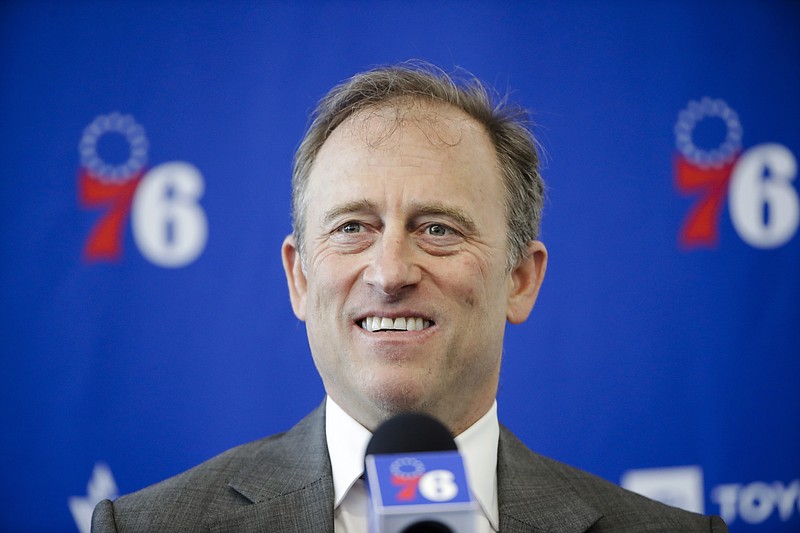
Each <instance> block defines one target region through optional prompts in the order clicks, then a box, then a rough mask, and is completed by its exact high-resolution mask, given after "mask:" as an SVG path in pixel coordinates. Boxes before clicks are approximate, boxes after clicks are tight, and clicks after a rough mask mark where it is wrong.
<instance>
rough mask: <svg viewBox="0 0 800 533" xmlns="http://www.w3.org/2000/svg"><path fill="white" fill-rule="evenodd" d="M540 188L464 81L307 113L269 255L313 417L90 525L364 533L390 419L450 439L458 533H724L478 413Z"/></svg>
mask: <svg viewBox="0 0 800 533" xmlns="http://www.w3.org/2000/svg"><path fill="white" fill-rule="evenodd" d="M543 195H544V186H543V183H542V180H541V177H540V175H539V169H538V157H537V153H536V146H535V141H534V139H533V137H532V135H531V134H530V132H529V130H528V129H527V128H526V126H525V114H524V113H523V112H522V111H521V110H520V109H517V108H514V107H509V106H506V105H500V104H497V103H496V102H494V101H493V100H492V98H491V96H490V93H489V92H488V91H487V90H486V89H485V88H484V87H483V86H482V85H481V84H480V83H479V82H478V81H477V80H474V79H469V80H467V81H466V82H459V81H456V80H454V79H452V78H451V77H449V76H447V75H445V74H444V73H442V72H440V71H438V70H437V69H435V68H433V67H431V66H429V65H419V64H404V65H400V66H393V67H386V68H380V69H375V70H372V71H369V72H366V73H362V74H359V75H356V76H354V77H353V78H351V79H350V80H348V81H346V82H345V83H343V84H342V85H340V86H338V87H335V88H334V89H333V90H332V91H331V92H330V93H329V94H328V95H327V96H326V97H325V98H324V99H323V100H322V102H321V103H320V105H319V107H318V109H317V111H316V115H315V120H314V121H313V123H312V124H311V126H310V128H309V131H308V132H307V134H306V136H305V138H304V140H303V142H302V144H301V146H300V148H299V149H298V153H297V155H296V158H295V169H294V175H293V207H294V209H293V212H294V231H293V233H292V235H290V236H288V237H287V238H286V240H285V241H284V244H283V247H282V257H283V264H284V268H285V271H286V278H287V281H288V286H289V293H290V296H291V302H292V307H293V309H294V312H295V314H296V315H297V317H298V318H299V319H300V320H302V321H304V322H305V323H306V331H307V334H308V341H309V345H310V347H311V353H312V355H313V358H314V362H315V364H316V367H317V370H318V371H319V374H320V376H321V377H322V381H323V383H324V385H325V390H326V392H327V398H326V400H325V402H324V403H323V405H321V406H320V407H319V408H318V409H317V410H315V411H314V412H313V413H311V414H310V415H309V416H308V417H306V418H305V419H304V420H303V421H301V422H300V423H298V425H297V426H295V427H294V428H293V429H291V430H290V431H289V432H287V433H285V434H281V435H277V436H273V437H269V438H266V439H263V440H261V441H257V442H254V443H250V444H246V445H243V446H240V447H238V448H235V449H233V450H229V451H228V452H225V453H224V454H222V455H220V456H218V457H216V458H214V459H211V460H210V461H208V462H206V463H204V464H202V465H200V466H198V467H196V468H194V469H192V470H190V471H188V472H186V473H183V474H180V475H179V476H176V477H174V478H172V479H169V480H166V481H164V482H162V483H159V484H157V485H154V486H153V487H149V488H147V489H144V490H143V491H140V492H138V493H135V494H132V495H129V496H125V497H123V498H120V499H119V500H117V501H116V502H113V503H112V502H109V501H106V502H102V503H101V504H99V505H98V507H97V509H96V511H95V515H94V521H93V530H95V531H197V530H206V529H209V530H214V531H270V532H273V531H275V532H289V531H296V532H301V531H303V532H307V531H313V532H317V531H336V532H366V531H367V517H366V511H367V508H366V505H367V500H366V493H365V488H364V482H363V480H362V479H361V475H362V470H363V462H364V451H365V449H366V446H367V442H368V441H369V438H370V435H371V433H370V432H371V431H372V430H374V429H375V428H376V427H377V426H378V425H379V424H380V423H381V422H382V421H384V420H386V419H387V418H389V417H391V416H392V415H394V414H397V413H401V412H405V411H420V412H424V413H427V414H430V415H432V416H434V417H436V418H438V419H439V420H441V421H442V422H443V423H444V424H445V425H446V426H447V427H448V428H449V429H450V430H451V432H452V433H453V434H454V435H455V436H456V443H457V445H458V447H459V450H460V452H461V453H462V455H463V456H464V459H465V464H466V468H467V475H468V478H469V481H470V487H471V489H472V492H473V493H474V496H475V498H476V500H477V501H478V503H479V507H480V512H479V516H478V523H477V524H476V526H477V530H478V531H481V532H491V531H503V532H515V531H553V532H575V533H577V532H583V531H597V532H600V531H603V532H606V531H620V532H622V531H629V532H638V531H664V532H675V531H696V532H700V531H725V530H726V529H725V525H724V524H723V523H722V521H721V520H720V519H718V518H708V517H703V516H700V515H695V514H691V513H687V512H685V511H680V510H677V509H674V508H671V507H667V506H665V505H662V504H659V503H656V502H653V501H651V500H648V499H646V498H643V497H641V496H637V495H634V494H632V493H629V492H626V491H624V490H622V489H620V488H619V487H617V486H615V485H613V484H611V483H608V482H606V481H603V480H601V479H599V478H596V477H594V476H592V475H590V474H587V473H585V472H581V471H579V470H576V469H573V468H571V467H568V466H566V465H563V464H560V463H558V462H555V461H552V460H549V459H546V458H544V457H541V456H539V455H537V454H535V453H533V452H531V451H530V450H528V449H527V448H526V447H525V446H524V445H523V444H522V443H521V442H520V441H519V440H517V439H516V438H515V437H514V436H513V435H512V434H511V433H510V432H509V431H508V430H507V429H506V428H504V427H502V426H501V425H500V424H499V422H498V419H497V405H496V402H495V396H496V394H497V387H498V379H499V374H500V367H501V355H502V351H503V335H504V332H505V327H506V323H507V322H510V323H515V324H516V323H521V322H523V321H525V320H526V319H527V318H528V315H529V314H530V312H531V310H532V308H533V305H534V303H535V301H536V297H537V294H538V291H539V288H540V286H541V284H542V280H543V278H544V274H545V267H546V263H547V251H546V249H545V247H544V245H543V244H542V243H541V242H539V241H538V240H537V239H536V238H537V234H538V228H539V221H540V218H541V211H542V202H543Z"/></svg>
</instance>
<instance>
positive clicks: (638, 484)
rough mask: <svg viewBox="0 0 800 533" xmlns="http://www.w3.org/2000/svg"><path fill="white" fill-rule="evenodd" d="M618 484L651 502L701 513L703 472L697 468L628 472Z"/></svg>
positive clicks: (703, 502)
mask: <svg viewBox="0 0 800 533" xmlns="http://www.w3.org/2000/svg"><path fill="white" fill-rule="evenodd" d="M620 485H622V486H623V487H624V488H626V489H628V490H630V491H633V492H636V493H637V494H641V495H642V496H647V497H648V498H652V499H654V500H658V501H660V502H663V503H666V504H667V505H672V506H673V507H680V508H681V509H686V510H687V511H692V512H695V513H701V514H702V513H703V512H704V507H705V505H704V504H705V500H704V497H703V469H702V468H700V467H699V466H679V467H673V468H646V469H639V470H628V471H627V472H625V473H623V474H622V480H621V481H620Z"/></svg>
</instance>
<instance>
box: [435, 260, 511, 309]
mask: <svg viewBox="0 0 800 533" xmlns="http://www.w3.org/2000/svg"><path fill="white" fill-rule="evenodd" d="M453 272H455V273H457V274H456V275H453V274H452V273H453ZM493 272H496V268H495V269H493V268H492V266H491V265H490V264H488V263H487V262H486V261H482V260H477V259H475V258H474V257H466V258H464V259H462V260H461V261H460V263H459V264H458V265H457V266H455V270H451V269H448V272H447V273H446V274H445V277H444V278H443V279H444V280H445V282H446V283H448V285H449V286H450V287H451V289H452V291H453V293H454V294H456V295H457V296H458V297H459V299H460V300H461V302H462V304H463V306H464V307H465V308H467V309H475V308H477V307H481V306H488V305H489V302H490V301H491V300H492V299H493V298H496V297H497V296H498V294H497V292H498V290H500V285H499V284H498V283H497V280H496V279H495V278H497V275H496V274H494V275H493Z"/></svg>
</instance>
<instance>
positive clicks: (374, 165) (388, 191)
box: [283, 103, 546, 434]
mask: <svg viewBox="0 0 800 533" xmlns="http://www.w3.org/2000/svg"><path fill="white" fill-rule="evenodd" d="M504 194H505V191H504V186H503V183H502V180H501V176H500V172H499V169H498V164H497V159H496V156H495V153H494V149H493V146H492V144H491V142H490V140H489V138H488V136H487V134H486V133H485V132H484V131H483V129H482V128H481V127H480V126H479V125H478V124H477V123H476V122H474V121H473V120H472V119H470V118H468V117H467V116H466V115H464V114H463V113H462V112H460V111H458V110H456V109H454V108H450V107H444V106H441V105H432V104H419V103H418V104H417V105H416V106H415V107H413V108H412V109H409V108H408V107H406V108H402V107H401V108H400V109H399V110H398V109H396V108H381V109H372V110H368V111H365V112H361V113H359V114H356V115H355V116H353V117H351V118H350V119H349V120H347V121H346V122H344V123H343V124H342V125H340V126H339V127H337V128H336V130H334V131H333V133H332V134H331V136H330V137H329V138H328V140H327V141H326V142H325V144H324V145H323V146H322V148H321V150H320V152H319V154H318V157H317V160H316V162H315V163H314V166H313V168H312V170H311V173H310V175H309V179H308V184H307V197H306V212H305V216H306V219H305V225H306V232H305V243H304V244H305V247H304V255H305V257H304V258H303V259H304V260H303V261H302V264H301V261H300V258H299V256H298V253H297V248H296V245H295V243H294V241H293V240H292V237H291V236H290V237H288V238H287V240H286V242H285V243H284V247H283V257H284V266H285V268H286V274H287V279H288V281H289V288H290V293H291V296H292V305H293V308H294V310H295V314H296V315H297V316H298V318H300V319H301V320H304V321H305V322H306V328H307V333H308V340H309V344H310V347H311V353H312V354H313V357H314V362H315V364H316V366H317V369H318V371H319V373H320V376H321V377H322V380H323V383H324V385H325V389H326V391H327V393H328V394H329V395H330V396H331V397H332V398H333V399H334V400H335V401H336V402H337V403H338V404H339V405H341V406H342V407H343V408H344V409H345V410H346V411H347V412H348V413H350V415H351V416H353V417H354V418H356V419H357V420H358V421H359V422H361V423H362V424H363V425H365V426H366V427H367V428H369V429H374V428H375V426H376V425H377V424H379V423H380V422H381V421H382V420H384V419H385V418H387V417H388V416H391V415H392V414H394V413H396V412H400V411H404V410H419V411H424V412H427V413H429V414H432V415H433V416H436V417H437V418H439V419H440V420H442V421H443V422H444V423H445V424H446V425H448V426H449V427H450V429H451V430H452V431H454V432H455V433H456V434H457V433H460V432H461V431H462V430H463V429H465V428H466V427H468V426H469V425H470V424H472V423H473V422H474V421H475V420H477V419H478V418H479V417H480V416H482V415H483V414H484V413H485V412H486V410H488V408H489V407H490V405H491V403H492V401H493V400H494V397H495V394H496V391H497V382H498V377H499V372H500V359H501V353H502V343H503V332H504V329H505V322H506V319H509V320H511V321H512V322H521V321H523V320H524V319H525V318H526V317H527V315H528V313H529V312H530V310H531V307H532V306H533V302H534V300H535V298H536V293H537V291H538V288H539V285H540V283H541V279H542V277H543V275H544V263H545V259H546V252H545V251H544V247H543V246H542V245H541V243H538V242H535V243H531V248H530V251H531V252H532V254H531V258H529V259H528V260H526V261H524V262H523V264H522V265H520V266H519V267H517V268H516V269H514V270H513V271H511V272H508V271H507V270H506V257H507V253H508V249H507V240H506V228H507V224H506V219H505V208H504V202H503V200H504Z"/></svg>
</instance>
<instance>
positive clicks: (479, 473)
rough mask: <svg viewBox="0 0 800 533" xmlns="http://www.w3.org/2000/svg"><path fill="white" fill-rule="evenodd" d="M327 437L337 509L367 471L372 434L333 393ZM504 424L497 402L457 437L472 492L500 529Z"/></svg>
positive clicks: (327, 407)
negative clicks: (499, 468)
mask: <svg viewBox="0 0 800 533" xmlns="http://www.w3.org/2000/svg"><path fill="white" fill-rule="evenodd" d="M325 436H326V439H327V442H328V453H329V454H330V459H331V470H332V474H333V490H334V503H333V507H334V509H335V508H337V507H339V505H340V504H341V503H342V500H344V497H345V496H347V492H348V491H349V490H350V487H352V486H353V484H354V483H355V482H356V481H357V480H358V478H360V477H361V475H362V474H363V473H364V454H365V452H366V451H367V445H368V444H369V440H370V438H371V437H372V433H370V432H369V430H367V429H366V428H365V427H364V426H362V425H361V424H359V423H358V422H356V421H355V420H354V419H353V418H352V417H351V416H350V415H348V414H347V413H346V412H345V411H344V409H342V408H341V407H340V406H339V405H338V404H337V403H336V402H335V401H333V399H331V397H330V396H328V397H327V399H326V402H325ZM499 438H500V425H499V423H498V421H497V402H496V401H495V402H494V403H493V404H492V407H491V408H489V411H487V412H486V414H485V415H483V416H482V417H481V418H480V419H479V420H478V421H477V422H475V423H474V424H473V425H472V426H470V427H469V428H467V430H466V431H464V432H463V433H461V434H460V435H459V436H457V437H456V438H455V441H456V446H457V447H458V451H459V452H460V453H461V457H462V458H463V459H464V468H465V469H466V471H467V478H468V479H469V486H470V489H471V490H472V495H473V496H474V497H475V499H476V500H477V501H478V504H479V505H480V506H481V509H482V510H483V513H484V514H485V515H486V517H487V518H488V519H489V522H490V523H491V524H492V526H493V527H494V529H495V531H496V530H498V528H499V522H500V520H499V511H498V507H497V443H498V439H499Z"/></svg>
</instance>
